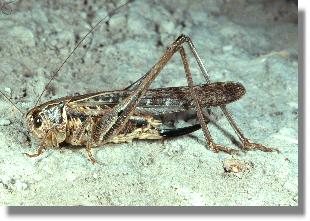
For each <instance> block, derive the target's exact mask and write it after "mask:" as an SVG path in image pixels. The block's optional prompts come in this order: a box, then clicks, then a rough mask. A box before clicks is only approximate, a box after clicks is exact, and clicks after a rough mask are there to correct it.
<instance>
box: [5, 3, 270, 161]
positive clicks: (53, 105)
mask: <svg viewBox="0 0 310 221" xmlns="http://www.w3.org/2000/svg"><path fill="white" fill-rule="evenodd" d="M128 3H129V2H127V3H125V4H123V5H121V6H119V7H118V8H116V9H115V10H113V11H112V13H109V15H108V16H109V18H111V17H112V15H113V14H114V13H116V11H117V10H119V9H120V8H122V7H123V6H125V5H127V4H128ZM105 18H106V17H105ZM105 18H103V19H101V20H100V21H99V22H98V23H96V25H95V26H94V27H93V28H92V29H91V30H90V31H89V32H88V33H87V34H86V35H85V36H84V38H82V39H81V40H80V41H79V42H78V44H77V45H76V46H75V48H74V49H73V50H72V51H71V53H70V54H69V56H68V57H67V58H66V59H65V60H64V62H63V63H62V64H61V65H60V67H59V68H58V69H57V71H56V72H55V74H54V75H53V77H52V78H51V79H50V81H49V82H48V84H47V85H46V86H45V89H44V90H43V92H42V93H41V95H40V96H39V98H38V100H37V102H36V104H35V107H34V108H32V109H31V110H29V111H28V112H27V114H26V125H27V128H28V130H29V133H30V135H31V136H32V137H34V138H35V139H36V140H37V141H39V148H38V150H37V153H35V154H28V153H26V155H27V156H29V157H36V156H39V155H41V154H42V153H43V150H44V149H45V148H59V146H60V145H62V144H68V145H71V146H85V147H86V150H87V153H88V158H89V159H90V160H91V162H93V163H95V162H96V161H95V158H94V157H93V155H92V148H93V147H98V146H103V145H104V144H106V143H122V142H130V141H132V140H134V139H141V140H148V139H151V140H162V139H165V138H167V137H175V136H181V135H185V134H188V133H191V132H193V131H196V130H198V129H200V128H201V129H202V131H203V134H204V137H205V140H206V144H207V146H208V147H209V149H210V150H212V151H214V152H219V151H224V152H227V153H232V152H233V151H236V150H235V149H232V148H230V147H226V146H224V145H221V144H216V143H215V142H214V140H213V138H212V136H211V134H210V132H209V129H208V125H207V124H208V122H209V121H210V119H209V117H208V114H207V110H209V109H210V108H211V107H220V109H221V110H222V112H223V113H224V115H225V116H226V118H227V119H228V121H229V123H230V125H231V126H232V128H233V129H234V131H235V132H236V134H237V136H238V138H239V140H240V141H241V144H242V146H243V149H244V150H251V149H259V150H262V151H266V152H270V151H273V149H272V148H268V147H266V146H264V145H262V144H259V143H252V142H250V141H249V139H247V138H246V137H245V136H244V135H243V133H242V132H241V130H240V129H239V127H238V126H237V124H236V123H235V121H234V119H233V117H232V115H231V114H230V112H229V111H228V110H227V108H226V104H228V103H231V102H233V101H236V100H238V99H239V98H241V97H242V96H243V95H244V94H245V88H244V87H243V85H241V84H240V83H234V82H214V83H211V81H210V78H209V75H208V73H207V71H206V68H205V66H204V64H203V62H202V59H201V58H200V56H199V55H198V52H197V50H196V48H195V46H194V44H193V42H192V40H191V39H190V38H189V37H188V36H186V35H180V36H179V37H178V38H177V39H176V40H175V41H174V42H173V43H172V44H171V45H170V47H168V49H167V50H166V51H165V52H164V54H163V55H162V57H161V58H160V59H159V60H158V62H157V63H156V64H155V65H154V66H153V67H152V68H151V69H150V70H149V71H148V72H147V73H146V74H145V75H144V76H142V77H141V78H140V79H139V80H137V81H136V82H134V83H133V84H132V85H130V86H128V87H127V88H125V89H122V90H116V91H102V92H97V93H89V94H84V95H79V96H68V97H62V98H59V99H56V100H51V101H48V102H46V103H43V104H41V105H40V104H39V102H40V98H41V96H42V94H43V93H44V92H45V90H46V88H47V87H48V86H49V84H50V82H51V81H52V80H53V79H54V78H55V77H56V74H57V73H58V72H59V71H60V69H61V68H62V66H63V65H64V64H65V63H66V62H67V60H68V59H69V58H70V57H71V55H72V54H73V53H74V51H75V50H76V49H77V48H78V47H79V45H80V44H81V43H82V41H83V40H84V39H85V38H86V37H87V36H88V35H89V34H90V33H91V32H93V31H94V29H95V28H96V27H97V26H98V25H99V24H100V23H101V22H102V21H104V20H105ZM185 44H186V45H187V46H188V47H189V49H190V52H191V53H192V54H193V56H194V58H195V60H196V62H197V64H198V66H199V69H200V71H201V73H202V75H203V77H204V78H205V80H206V83H205V84H202V85H194V83H193V80H192V75H191V71H190V67H189V63H188V58H187V55H186V52H185V49H184V45H185ZM176 53H179V54H180V56H181V60H182V63H183V67H184V72H185V76H186V79H187V84H188V86H183V87H169V88H159V89H149V87H150V85H151V83H152V82H153V81H154V79H155V78H156V77H157V76H158V75H159V73H160V72H161V70H162V69H163V68H164V66H165V65H166V64H167V63H168V62H169V60H170V58H171V57H172V56H173V55H175V54H176ZM1 94H2V95H3V96H5V97H6V95H5V94H4V93H2V92H1ZM6 98H7V99H9V98H8V97H6ZM9 101H10V100H9ZM10 102H11V103H12V101H10ZM12 104H13V103H12ZM13 105H14V104H13ZM14 106H15V105H14ZM188 110H195V111H196V115H197V119H198V122H199V124H196V125H192V126H188V127H183V128H177V129H163V128H162V125H161V124H162V122H161V121H160V120H159V119H158V116H161V115H163V114H169V113H178V112H185V111H188Z"/></svg>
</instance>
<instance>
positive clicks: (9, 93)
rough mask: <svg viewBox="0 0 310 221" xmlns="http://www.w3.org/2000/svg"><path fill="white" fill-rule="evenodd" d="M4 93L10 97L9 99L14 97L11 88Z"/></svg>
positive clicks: (5, 89)
mask: <svg viewBox="0 0 310 221" xmlns="http://www.w3.org/2000/svg"><path fill="white" fill-rule="evenodd" d="M4 91H5V92H6V93H7V94H8V95H9V97H11V96H12V90H11V88H9V87H6V88H4Z"/></svg>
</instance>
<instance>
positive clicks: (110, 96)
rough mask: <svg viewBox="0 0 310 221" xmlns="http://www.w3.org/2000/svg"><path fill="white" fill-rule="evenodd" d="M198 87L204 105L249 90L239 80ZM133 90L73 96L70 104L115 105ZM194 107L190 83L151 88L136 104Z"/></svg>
mask: <svg viewBox="0 0 310 221" xmlns="http://www.w3.org/2000/svg"><path fill="white" fill-rule="evenodd" d="M194 90H195V91H196V92H197V95H198V99H199V100H200V101H201V104H202V105H203V106H204V107H214V106H219V105H223V104H228V103H231V102H233V101H236V100H238V99H239V98H240V97H242V96H243V95H244V94H245V88H244V87H243V85H242V84H240V83H235V82H216V83H211V84H204V85H197V86H195V87H194ZM131 92H132V91H131V90H116V91H107V92H99V93H92V94H87V95H80V96H76V97H73V98H72V99H70V105H74V106H83V107H88V108H89V109H96V108H98V107H99V108H101V109H106V108H113V107H114V106H115V105H116V104H117V103H119V102H120V101H121V100H123V99H124V98H126V97H128V96H130V94H131ZM193 108H194V102H193V99H192V96H191V94H190V92H189V88H188V87H167V88H159V89H150V90H148V92H147V93H146V94H145V96H144V97H143V98H142V99H141V101H140V103H139V105H138V107H137V108H136V112H138V113H140V114H149V115H160V114H168V113H176V112H183V111H188V110H190V109H193Z"/></svg>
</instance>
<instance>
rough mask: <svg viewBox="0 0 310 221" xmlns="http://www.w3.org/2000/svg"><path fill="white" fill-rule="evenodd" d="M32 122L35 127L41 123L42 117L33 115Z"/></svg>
mask: <svg viewBox="0 0 310 221" xmlns="http://www.w3.org/2000/svg"><path fill="white" fill-rule="evenodd" d="M33 122H34V126H35V127H36V128H38V127H41V125H42V118H41V117H40V116H37V117H35V118H34V119H33Z"/></svg>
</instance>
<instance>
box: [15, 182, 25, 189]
mask: <svg viewBox="0 0 310 221" xmlns="http://www.w3.org/2000/svg"><path fill="white" fill-rule="evenodd" d="M15 187H16V190H25V189H27V187H28V185H27V184H26V183H23V182H21V181H20V180H16V183H15Z"/></svg>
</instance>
